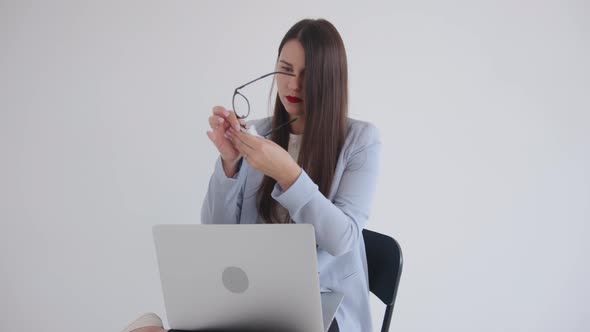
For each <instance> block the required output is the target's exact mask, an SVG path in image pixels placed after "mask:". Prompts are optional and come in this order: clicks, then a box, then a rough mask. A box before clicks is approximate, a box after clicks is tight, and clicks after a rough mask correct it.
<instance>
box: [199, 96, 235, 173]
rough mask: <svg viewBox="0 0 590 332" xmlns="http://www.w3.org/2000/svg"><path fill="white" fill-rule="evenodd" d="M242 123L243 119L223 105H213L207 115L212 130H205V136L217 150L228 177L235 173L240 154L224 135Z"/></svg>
mask: <svg viewBox="0 0 590 332" xmlns="http://www.w3.org/2000/svg"><path fill="white" fill-rule="evenodd" d="M243 123H244V121H243V120H238V118H236V115H235V114H234V112H232V111H229V110H226V109H225V108H224V107H223V106H215V107H213V114H212V115H211V116H210V117H209V126H210V127H211V129H212V130H210V131H207V136H208V137H209V139H210V140H211V141H212V142H213V144H215V147H216V148H217V150H218V151H219V154H220V155H221V160H222V162H223V168H224V170H225V173H226V175H227V176H229V177H231V176H233V175H234V174H235V172H236V170H237V167H236V166H237V163H238V161H239V160H240V157H241V156H240V152H239V151H238V150H237V149H236V148H235V147H234V146H233V144H232V142H231V141H230V140H229V139H228V138H227V137H226V132H227V130H228V129H229V128H240V124H243Z"/></svg>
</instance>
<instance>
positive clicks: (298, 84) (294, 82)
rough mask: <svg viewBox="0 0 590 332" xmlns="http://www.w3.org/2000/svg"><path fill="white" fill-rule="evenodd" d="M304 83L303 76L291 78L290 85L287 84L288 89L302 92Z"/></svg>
mask: <svg viewBox="0 0 590 332" xmlns="http://www.w3.org/2000/svg"><path fill="white" fill-rule="evenodd" d="M302 83H303V78H302V77H301V75H296V76H291V77H289V83H288V84H287V87H288V88H289V89H290V90H293V91H301V88H302V85H303V84H302Z"/></svg>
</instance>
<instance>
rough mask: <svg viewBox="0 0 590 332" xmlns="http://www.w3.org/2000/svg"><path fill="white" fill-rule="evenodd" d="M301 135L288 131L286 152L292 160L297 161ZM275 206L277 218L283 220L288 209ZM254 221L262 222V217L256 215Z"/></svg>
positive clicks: (278, 205)
mask: <svg viewBox="0 0 590 332" xmlns="http://www.w3.org/2000/svg"><path fill="white" fill-rule="evenodd" d="M301 136H302V135H295V134H291V133H289V146H288V149H287V152H289V154H290V155H291V158H293V160H295V161H297V158H298V157H299V150H300V148H301ZM275 206H276V208H277V209H278V211H279V218H280V219H281V220H283V218H285V216H286V215H287V214H288V213H289V211H287V209H285V208H284V207H283V206H282V205H280V204H277V205H275ZM256 223H257V224H264V220H263V219H262V217H261V216H258V221H257V222H256Z"/></svg>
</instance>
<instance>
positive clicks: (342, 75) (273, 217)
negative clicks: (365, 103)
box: [257, 19, 348, 223]
mask: <svg viewBox="0 0 590 332" xmlns="http://www.w3.org/2000/svg"><path fill="white" fill-rule="evenodd" d="M293 39H296V40H298V41H299V42H300V43H301V45H302V46H303V49H304V52H305V76H304V78H303V89H304V96H305V99H304V101H303V106H304V107H303V112H302V113H303V114H302V115H301V116H302V117H303V121H305V126H304V130H303V137H302V140H301V148H300V152H299V158H298V161H297V162H298V164H299V165H300V166H301V167H302V168H303V170H305V172H306V173H307V174H308V175H309V177H310V178H311V179H312V180H313V182H314V183H315V184H317V185H318V187H319V190H320V192H321V193H322V194H323V195H324V196H325V197H328V195H329V194H330V188H331V186H332V182H333V178H334V172H335V171H336V164H337V162H338V156H339V155H340V151H341V149H342V145H343V144H344V139H345V138H346V129H347V118H348V66H347V61H346V51H345V49H344V43H343V42H342V38H341V37H340V34H339V33H338V31H337V30H336V28H335V27H334V26H333V25H332V24H331V23H330V22H328V21H326V20H324V19H318V20H311V19H305V20H302V21H299V22H297V23H296V24H295V25H294V26H293V27H291V29H289V31H287V33H286V34H285V36H284V37H283V40H282V41H281V44H280V46H279V50H278V55H277V62H278V59H279V56H280V54H281V50H282V49H283V46H284V45H285V44H286V43H287V42H288V41H290V40H293ZM288 120H289V114H288V113H287V111H286V110H285V107H284V106H283V104H282V103H281V100H280V98H279V96H278V93H277V96H276V102H275V106H274V113H273V116H272V126H273V128H274V127H276V126H278V125H280V124H281V123H285V122H286V121H288ZM270 139H271V140H273V141H274V142H275V143H277V144H279V145H280V146H282V147H283V148H284V149H285V150H286V149H287V148H288V144H289V127H288V126H286V127H284V128H282V129H280V130H278V131H277V132H275V133H273V134H272V135H271V138H270ZM276 183H277V181H276V180H275V179H273V178H271V177H269V176H264V178H263V180H262V184H261V186H260V188H259V190H258V193H257V205H258V206H257V208H258V213H259V214H260V215H261V216H262V218H263V220H264V221H265V223H288V222H290V218H289V216H287V218H286V219H285V220H280V218H279V215H278V213H277V209H276V205H277V204H278V203H277V201H275V200H274V199H273V198H272V197H271V193H272V190H273V188H274V186H275V184H276Z"/></svg>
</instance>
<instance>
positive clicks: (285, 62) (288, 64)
mask: <svg viewBox="0 0 590 332" xmlns="http://www.w3.org/2000/svg"><path fill="white" fill-rule="evenodd" d="M279 62H282V63H284V64H286V65H287V66H291V67H293V65H292V64H290V63H288V62H287V61H285V60H279ZM304 70H305V68H303V69H302V71H304Z"/></svg>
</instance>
